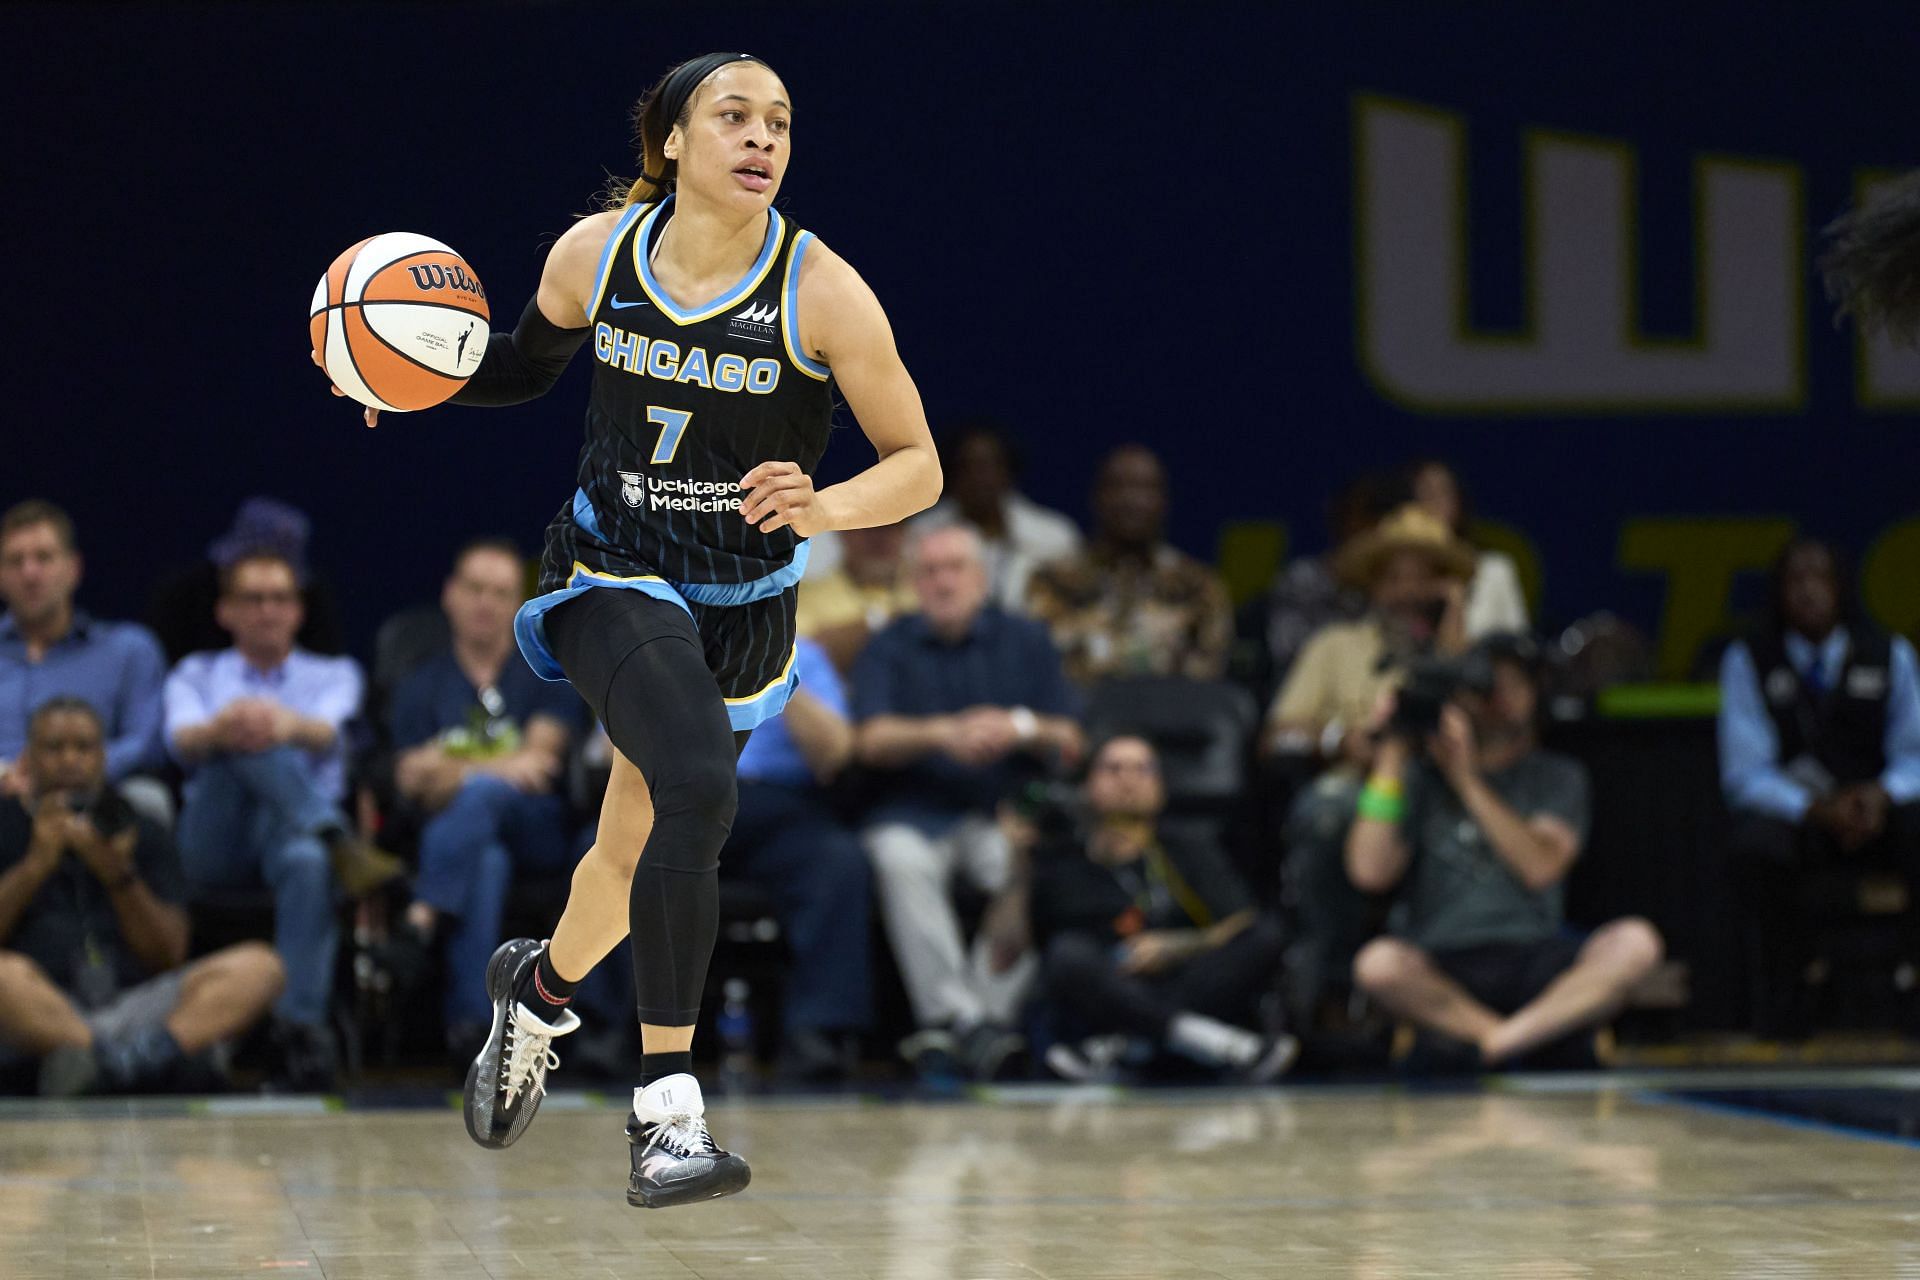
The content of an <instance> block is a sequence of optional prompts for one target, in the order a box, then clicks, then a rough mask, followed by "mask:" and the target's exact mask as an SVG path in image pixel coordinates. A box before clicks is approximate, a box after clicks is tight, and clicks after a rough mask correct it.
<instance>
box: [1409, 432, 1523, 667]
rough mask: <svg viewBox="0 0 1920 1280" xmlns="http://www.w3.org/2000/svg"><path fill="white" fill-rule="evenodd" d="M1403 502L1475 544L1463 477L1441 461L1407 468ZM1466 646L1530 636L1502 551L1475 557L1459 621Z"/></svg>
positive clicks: (1516, 578)
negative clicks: (1521, 634)
mask: <svg viewBox="0 0 1920 1280" xmlns="http://www.w3.org/2000/svg"><path fill="white" fill-rule="evenodd" d="M1404 485H1405V490H1406V492H1405V493H1404V495H1403V496H1404V497H1405V498H1406V500H1407V501H1410V502H1416V503H1418V504H1419V505H1420V506H1421V507H1422V508H1423V509H1424V510H1425V511H1426V512H1427V514H1428V515H1430V516H1432V517H1433V518H1434V519H1435V520H1438V521H1439V522H1440V523H1441V524H1444V525H1445V526H1447V528H1449V529H1451V530H1453V536H1454V537H1456V538H1459V539H1460V540H1461V541H1462V542H1468V543H1471V541H1472V539H1471V537H1470V535H1469V533H1468V530H1469V529H1470V528H1471V527H1472V525H1473V508H1472V506H1471V505H1470V504H1469V503H1468V501H1467V494H1466V490H1465V489H1464V488H1463V487H1462V486H1461V484H1460V477H1459V475H1458V474H1456V473H1455V471H1454V469H1453V468H1452V467H1451V466H1449V465H1448V464H1446V463H1444V462H1442V461H1440V460H1439V459H1438V458H1425V459H1422V460H1421V461H1419V462H1416V463H1414V464H1413V465H1412V466H1410V467H1408V468H1407V470H1406V474H1405V480H1404ZM1461 625H1462V626H1463V628H1464V629H1465V634H1466V638H1467V639H1468V640H1478V639H1479V638H1480V637H1481V636H1490V635H1494V634H1497V633H1500V632H1515V631H1530V630H1532V627H1533V620H1532V619H1531V618H1530V617H1528V615H1527V596H1526V593H1525V592H1524V591H1522V590H1521V589H1520V571H1519V569H1517V568H1515V567H1514V563H1513V557H1512V556H1509V555H1508V554H1507V553H1506V552H1504V551H1492V550H1488V549H1485V548H1481V549H1479V550H1476V551H1475V553H1474V568H1473V577H1472V579H1471V580H1470V581H1469V582H1468V583H1467V602H1466V610H1465V613H1464V614H1463V615H1462V617H1461Z"/></svg>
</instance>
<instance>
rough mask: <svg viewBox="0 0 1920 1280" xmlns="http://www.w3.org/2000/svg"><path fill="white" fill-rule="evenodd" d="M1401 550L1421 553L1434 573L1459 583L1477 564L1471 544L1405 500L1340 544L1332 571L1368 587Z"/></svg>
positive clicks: (1467, 577)
mask: <svg viewBox="0 0 1920 1280" xmlns="http://www.w3.org/2000/svg"><path fill="white" fill-rule="evenodd" d="M1401 551H1418V552H1422V553H1423V554H1425V555H1426V556H1427V558H1428V559H1429V560H1430V561H1431V562H1432V563H1433V567H1434V569H1435V570H1436V571H1437V572H1439V573H1441V574H1443V575H1445V576H1446V577H1449V578H1459V579H1460V580H1461V581H1463V582H1464V581H1466V580H1467V579H1469V578H1471V577H1473V571H1474V566H1475V564H1476V563H1477V557H1476V556H1475V555H1474V551H1473V548H1472V547H1470V546H1468V545H1467V544H1466V543H1465V542H1464V541H1462V540H1461V539H1460V538H1459V537H1457V536H1455V534H1454V532H1453V530H1451V529H1449V528H1447V526H1446V525H1444V524H1442V523H1441V522H1440V521H1439V520H1438V519H1436V518H1435V517H1434V516H1433V515H1432V513H1430V512H1429V511H1427V509H1426V508H1425V507H1422V506H1419V505H1417V504H1415V503H1411V502H1409V503H1407V504H1406V505H1405V506H1403V507H1401V508H1399V509H1398V510H1396V511H1394V512H1392V513H1391V514H1389V515H1388V516H1387V517H1386V518H1385V519H1384V520H1382V521H1380V523H1379V524H1376V525H1375V526H1373V528H1371V529H1369V530H1367V531H1366V532H1365V533H1363V534H1361V535H1360V536H1359V537H1357V538H1355V539H1354V540H1353V541H1352V542H1349V543H1348V544H1347V545H1346V546H1345V547H1343V548H1342V549H1341V551H1340V555H1339V557H1338V558H1337V559H1336V560H1335V561H1334V571H1335V572H1336V573H1338V574H1339V575H1340V577H1341V579H1342V580H1343V581H1346V582H1349V583H1352V584H1353V585H1355V586H1361V587H1364V586H1368V585H1370V584H1371V583H1372V582H1373V580H1374V577H1375V576H1376V575H1377V574H1378V573H1379V572H1380V566H1381V565H1383V564H1385V563H1386V562H1387V559H1388V557H1390V556H1392V555H1394V554H1396V553H1398V552H1401Z"/></svg>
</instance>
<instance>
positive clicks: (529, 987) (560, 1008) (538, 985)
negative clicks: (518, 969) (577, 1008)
mask: <svg viewBox="0 0 1920 1280" xmlns="http://www.w3.org/2000/svg"><path fill="white" fill-rule="evenodd" d="M579 985H580V984H579V983H577V982H568V981H567V980H566V979H565V978H563V977H561V976H560V975H559V974H557V973H555V972H554V971H553V955H552V951H551V949H550V948H547V947H542V948H540V958H539V959H538V960H536V961H535V962H534V963H533V964H531V965H529V966H528V967H527V968H526V969H525V971H524V972H523V974H522V976H521V978H520V985H519V987H518V988H517V989H516V990H515V991H514V998H515V999H517V1000H518V1001H519V1002H520V1003H521V1004H523V1005H525V1006H527V1008H528V1009H530V1010H532V1011H533V1012H534V1013H536V1014H538V1015H540V1020H541V1021H542V1022H549V1023H550V1022H553V1021H555V1020H557V1019H558V1018H559V1017H560V1015H561V1014H562V1013H565V1012H566V1008H567V1005H568V1003H570V1002H571V1001H572V1000H573V993H574V989H575V988H577V987H578V986H579Z"/></svg>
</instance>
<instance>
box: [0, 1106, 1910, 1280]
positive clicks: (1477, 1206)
mask: <svg viewBox="0 0 1920 1280" xmlns="http://www.w3.org/2000/svg"><path fill="white" fill-rule="evenodd" d="M1916 1086H1920V1073H1915V1072H1911V1071H1907V1072H1899V1071H1892V1072H1870V1073H1869V1072H1858V1073H1839V1074H1835V1073H1823V1074H1815V1075H1801V1076H1786V1075H1775V1076H1763V1075H1757V1074H1755V1073H1751V1072H1746V1073H1725V1074H1724V1075H1722V1076H1719V1077H1710V1076H1705V1075H1702V1074H1700V1073H1690V1074H1686V1075H1676V1076H1671V1077H1660V1076H1641V1077H1634V1078H1630V1079H1625V1080H1621V1079H1613V1080H1608V1079H1598V1078H1596V1079H1566V1078H1559V1079H1549V1078H1543V1077H1542V1078H1531V1079H1528V1078H1521V1079H1514V1080H1509V1081H1505V1082H1497V1083H1495V1084H1494V1085H1493V1086H1491V1087H1489V1088H1487V1089H1485V1090H1483V1091H1479V1092H1473V1093H1451V1094H1438V1093H1414V1092H1407V1091H1405V1090H1400V1089H1392V1088H1384V1089H1382V1088H1335V1087H1327V1088H1313V1087H1293V1088H1288V1089H1279V1090H1270V1091H1264V1092H1259V1093H1228V1092H1193V1093H1181V1094H1162V1093H1152V1094H1149V1093H1122V1092H1118V1091H1104V1090H1100V1089H1088V1090H1083V1091H1060V1090H1037V1091H1007V1092H1002V1093H998V1094H995V1095H994V1096H993V1097H992V1098H991V1099H990V1100H987V1101H968V1102H954V1103H943V1104H924V1103H920V1104H906V1103H902V1104H891V1103H876V1102H874V1101H872V1100H861V1099H845V1100H841V1099H831V1100H819V1101H813V1100H800V1099H796V1100H769V1101H764V1102H752V1103H741V1104H733V1103H716V1104H715V1105H714V1106H713V1108H712V1112H711V1118H712V1120H713V1125H714V1130H715V1133H716V1136H717V1137H718V1138H719V1139H720V1140H721V1141H722V1142H723V1143H724V1144H726V1145H728V1146H731V1147H732V1148H734V1149H735V1150H738V1151H741V1152H743V1153H744V1154H746V1155H747V1156H748V1157H749V1158H750V1159H751V1160H752V1161H753V1166H754V1182H753V1186H752V1187H751V1188H750V1189H749V1190H748V1191H747V1192H746V1193H745V1194H743V1195H741V1196H739V1197H738V1198H735V1199H732V1200H727V1201H721V1202H716V1203H714V1204H710V1205H702V1206H697V1207H693V1208H685V1209H674V1210H666V1211H657V1212H648V1211H644V1210H636V1209H630V1208H628V1207H627V1205H626V1203H625V1201H624V1199H623V1197H622V1189H623V1186H624V1178H625V1170H626V1147H625V1142H624V1140H623V1138H622V1135H621V1128H620V1127H621V1121H622V1119H623V1110H624V1102H623V1101H622V1100H621V1099H619V1098H617V1097H600V1096H595V1095H579V1094H574V1095H567V1094H562V1095H559V1096H557V1097H556V1098H554V1099H551V1100H549V1102H548V1108H549V1110H548V1111H546V1112H545V1113H543V1114H542V1116H541V1118H540V1120H539V1122H538V1123H537V1124H536V1125H535V1126H534V1128H533V1129H532V1130H531V1131H530V1132H529V1134H528V1135H527V1137H526V1138H525V1139H524V1140H523V1141H522V1142H521V1143H520V1144H519V1145H518V1146H517V1147H515V1148H513V1149H512V1150H510V1151H507V1152H499V1153H497V1152H489V1151H483V1150H481V1149H480V1148H478V1147H476V1146H474V1145H473V1144H472V1143H471V1142H469V1141H468V1139H467V1137H466V1135H465V1133H464V1132H463V1131H462V1128H461V1124H460V1120H459V1116H458V1114H457V1113H456V1112H455V1111H453V1110H452V1109H451V1107H450V1106H449V1107H436V1108H433V1109H410V1110H409V1109H392V1110H388V1109H363V1108H358V1107H342V1106H340V1105H339V1104H330V1103H326V1102H321V1101H318V1100H306V1099H291V1100H259V1099H233V1100H221V1101H214V1102H210V1103H188V1102H166V1101H160V1102H153V1103H140V1104H128V1103H115V1102H99V1103H92V1104H86V1105H76V1106H65V1107H58V1108H55V1107H48V1106H42V1105H40V1104H35V1103H28V1102H21V1103H14V1104H9V1105H8V1106H7V1107H6V1108H5V1109H4V1110H0V1277H6V1278H7V1280H29V1278H32V1280H41V1278H43V1277H44V1278H46V1280H53V1278H56V1277H57V1278H60V1280H66V1278H68V1277H74V1278H79V1277H85V1278H86V1280H94V1278H96V1277H110V1276H143V1277H150V1278H152V1280H173V1278H177V1280H220V1278H223V1277H234V1276H261V1275H279V1276H312V1277H327V1280H387V1278H389V1277H394V1278H397V1277H435V1278H439V1277H445V1278H447V1280H454V1278H458V1280H507V1278H508V1277H516V1278H518V1277H528V1278H532V1277H539V1278H540V1280H583V1278H585V1277H596V1278H599V1280H606V1278H611V1277H647V1278H649V1280H690V1278H693V1277H699V1278H700V1280H719V1278H720V1277H755V1278H763V1280H815V1278H819V1280H861V1278H866V1277H871V1278H874V1280H880V1278H882V1277H884V1278H886V1280H922V1278H924V1280H969V1278H973V1277H978V1278H981V1280H1016V1278H1017V1280H1034V1278H1036V1277H1047V1278H1057V1280H1094V1278H1096V1277H1099V1278H1102V1280H1253V1278H1256V1277H1258V1278H1261V1280H1267V1278H1270V1277H1271V1278H1276V1280H1277V1278H1279V1277H1288V1278H1289V1280H1292V1278H1298V1277H1319V1276H1327V1277H1334V1276H1338V1277H1350V1278H1354V1280H1361V1278H1365V1280H1375V1278H1384V1277H1401V1276H1405V1277H1441V1276H1459V1277H1472V1278H1474V1280H1486V1278H1490V1277H1499V1278H1516V1280H1517V1278H1520V1277H1526V1278H1528V1280H1533V1278H1548V1280H1558V1278H1563V1277H1564V1278H1567V1280H1573V1278H1576V1277H1579V1278H1585V1277H1627V1276H1633V1277H1642V1276H1655V1277H1668V1276H1739V1277H1761V1276H1766V1277H1813V1276H1834V1277H1847V1278H1848V1280H1866V1278H1869V1277H1882V1276H1888V1277H1895V1276H1912V1277H1920V1143H1915V1142H1914V1140H1913V1139H1911V1138H1902V1137H1899V1136H1897V1135H1898V1133H1899V1131H1900V1126H1901V1125H1903V1124H1904V1125H1908V1126H1910V1125H1911V1124H1912V1110H1911V1103H1912V1100H1913V1098H1914V1097H1915V1093H1914V1090H1915V1088H1916ZM1727 1088H1742V1089H1746V1090H1749V1091H1752V1090H1756V1089H1767V1088H1771V1089H1774V1090H1776V1091H1778V1093H1779V1096H1781V1097H1792V1096H1795V1091H1796V1090H1799V1091H1801V1092H1802V1093H1804V1094H1806V1096H1809V1097H1813V1096H1816V1095H1817V1096H1818V1097H1820V1098H1825V1099H1827V1100H1828V1102H1830V1103H1832V1105H1833V1106H1834V1107H1837V1108H1838V1112H1837V1114H1840V1115H1842V1116H1844V1117H1854V1118H1857V1117H1858V1116H1860V1115H1866V1116H1869V1117H1870V1118H1871V1117H1872V1116H1873V1115H1875V1114H1879V1113H1881V1112H1884V1111H1885V1110H1886V1107H1887V1106H1888V1105H1892V1106H1894V1107H1895V1108H1896V1109H1899V1108H1901V1107H1906V1108H1908V1110H1907V1113H1906V1114H1907V1118H1906V1119H1905V1120H1900V1121H1898V1122H1896V1123H1894V1124H1892V1125H1891V1126H1887V1127H1889V1128H1891V1130H1892V1133H1891V1134H1884V1135H1876V1134H1873V1133H1870V1132H1867V1131H1866V1130H1865V1129H1860V1128H1854V1129H1847V1128H1841V1127H1835V1126H1833V1125H1831V1124H1829V1123H1827V1122H1825V1121H1820V1120H1809V1119H1806V1118H1782V1117H1781V1116H1780V1115H1769V1114H1768V1113H1766V1112H1764V1111H1759V1110H1753V1109H1750V1108H1751V1106H1752V1105H1753V1104H1752V1103H1751V1102H1750V1101H1740V1102H1738V1104H1737V1106H1736V1105H1734V1104H1730V1103H1729V1102H1728V1101H1727V1099H1729V1098H1734V1099H1739V1098H1746V1099H1751V1098H1752V1097H1754V1096H1756V1095H1755V1094H1753V1093H1752V1092H1748V1093H1746V1094H1738V1095H1737V1094H1731V1093H1721V1092H1715V1091H1716V1090H1720V1089H1727ZM1676 1090H1686V1091H1688V1093H1689V1094H1690V1096H1689V1097H1687V1098H1683V1097H1682V1096H1680V1094H1679V1093H1678V1092H1675V1091H1676ZM1875 1100H1877V1101H1875ZM1867 1102H1872V1103H1873V1104H1874V1105H1865V1106H1864V1109H1863V1108H1862V1107H1861V1106H1856V1107H1854V1110H1852V1111H1849V1110H1848V1109H1847V1108H1848V1106H1849V1105H1851V1104H1855V1103H1861V1104H1864V1103H1867ZM1763 1105H1773V1104H1772V1103H1763ZM1801 1110H1802V1111H1803V1112H1804V1111H1806V1110H1807V1108H1804V1107H1803V1108H1801ZM1815 1110H1818V1108H1815Z"/></svg>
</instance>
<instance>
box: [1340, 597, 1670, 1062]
mask: <svg viewBox="0 0 1920 1280" xmlns="http://www.w3.org/2000/svg"><path fill="white" fill-rule="evenodd" d="M1536 662H1537V653H1536V650H1535V648H1534V646H1533V643H1532V642H1531V641H1530V640H1527V639H1526V638H1525V637H1522V636H1510V635H1509V636H1489V637H1488V638H1487V639H1485V640H1483V641H1481V642H1480V643H1479V644H1478V645H1476V646H1475V647H1474V648H1473V649H1472V650H1470V651H1469V652H1468V653H1467V655H1466V656H1465V657H1464V658H1463V659H1461V660H1459V661H1457V662H1452V663H1447V662H1431V663H1426V664H1420V665H1417V666H1416V667H1415V668H1414V669H1413V670H1412V671H1411V672H1410V673H1409V675H1408V679H1407V684H1406V686H1405V688H1404V689H1403V690H1402V691H1401V692H1400V694H1399V695H1398V696H1397V697H1396V698H1395V699H1394V700H1393V701H1392V702H1391V703H1390V704H1389V706H1390V714H1389V715H1388V716H1386V717H1385V718H1384V719H1385V723H1384V726H1383V731H1382V733H1381V739H1380V748H1379V751H1378V752H1377V753H1376V755H1375V757H1374V765H1373V770H1372V773H1371V774H1370V776H1369V777H1368V779H1367V784H1366V787H1365V788H1364V789H1363V790H1362V791H1361V793H1360V798H1359V800H1358V802H1357V805H1356V816H1355V819H1354V822H1353V827H1352V830H1351V831H1350V832H1349V833H1348V836H1347V849H1346V863H1347V871H1348V874H1349V875H1350V876H1351V877H1352V878H1353V882H1354V884H1355V885H1357V886H1358V887H1359V888H1360V889H1362V890H1364V891H1366V892H1368V893H1385V892H1387V891H1389V890H1392V889H1396V888H1397V889H1399V890H1400V891H1401V895H1402V896H1401V901H1400V903H1399V904H1398V907H1397V909H1396V913H1395V914H1396V918H1395V920H1394V921H1393V934H1392V936H1388V937H1380V938H1376V939H1374V940H1373V941H1372V942H1369V943H1368V944H1367V945H1366V946H1365V947H1363V948H1361V950H1360V953H1359V955H1358V956H1357V957H1355V959H1354V966H1353V972H1354V982H1355V983H1356V984H1357V985H1358V986H1359V987H1360V988H1361V989H1362V990H1364V991H1366V992H1367V993H1368V994H1369V995H1371V996H1373V997H1374V998H1375V999H1377V1000H1379V1001H1380V1002H1381V1003H1382V1004H1384V1005H1385V1006H1386V1007H1387V1008H1388V1009H1390V1010H1392V1011H1393V1012H1394V1013H1396V1014H1398V1015H1399V1016H1401V1017H1403V1018H1408V1019H1410V1020H1412V1021H1413V1022H1415V1023H1417V1024H1419V1025H1420V1026H1421V1027H1423V1028H1425V1029H1427V1030H1429V1031H1434V1032H1438V1033H1439V1034H1440V1035H1442V1036H1445V1037H1447V1038H1449V1039H1451V1040H1454V1041H1457V1042H1460V1043H1462V1044H1465V1045H1467V1046H1469V1047H1471V1048H1472V1049H1473V1050H1475V1051H1477V1053H1478V1055H1479V1060H1480V1062H1481V1064H1483V1065H1485V1066H1494V1065H1498V1064H1501V1063H1506V1062H1510V1061H1512V1060H1514V1059H1516V1058H1520V1057H1522V1056H1524V1055H1526V1054H1528V1053H1531V1052H1533V1051H1535V1050H1538V1049H1541V1048H1543V1047H1545V1046H1548V1045H1552V1044H1554V1042H1556V1041H1561V1040H1563V1039H1566V1038H1569V1037H1571V1036H1572V1035H1573V1034H1574V1033H1576V1032H1579V1031H1582V1030H1583V1029H1585V1028H1588V1027H1592V1026H1593V1025H1595V1024H1596V1023H1598V1022H1600V1021H1601V1020H1602V1019H1604V1018H1606V1017H1607V1016H1609V1015H1610V1014H1611V1013H1612V1012H1614V1011H1615V1010H1617V1009H1618V1008H1619V1007H1620V1006H1621V1004H1622V1003H1623V1002H1624V1001H1625V999H1626V995H1627V992H1628V991H1629V990H1631V989H1632V987H1633V986H1634V984H1636V983H1637V982H1639V981H1640V980H1641V979H1642V978H1644V977H1645V976H1646V975H1647V974H1648V973H1649V972H1650V971H1651V970H1652V969H1653V967H1654V966H1655V965H1657V964H1658V963H1659V962H1660V956H1661V951H1662V944H1661V940H1660V935H1659V934H1658V933H1657V932H1656V931H1655V930H1654V928H1653V926H1652V925H1651V924H1649V923H1647V922H1646V921H1645V920H1642V919H1639V918H1638V917H1630V918H1627V919H1622V920H1615V921H1613V922H1612V923H1610V924H1607V925H1604V926H1602V927H1601V928H1600V929H1598V930H1596V931H1595V932H1594V933H1592V934H1591V935H1589V936H1588V937H1586V938H1584V939H1582V938H1579V937H1577V936H1575V935H1573V934H1570V933H1569V932H1567V931H1566V929H1565V926H1564V919H1563V897H1564V887H1563V886H1564V882H1565V880H1566V877H1567V873H1568V872H1569V871H1570V870H1571V869H1572V867H1573V863H1574V860H1575V859H1576V858H1578V857H1579V856H1580V850H1581V846H1582V845H1583V844H1584V843H1585V842H1586V835H1587V821H1588V786H1587V775H1586V771H1585V769H1583V768H1582V767H1581V766H1580V764H1579V763H1578V762H1577V761H1574V760H1570V759H1568V758H1566V757H1565V756H1559V755H1555V754H1553V753H1552V752H1548V751H1543V750H1541V749H1540V747H1539V744H1538V738H1537V731H1536V726H1535V713H1536V709H1537V705H1538V698H1539V689H1538V684H1537V678H1536Z"/></svg>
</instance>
